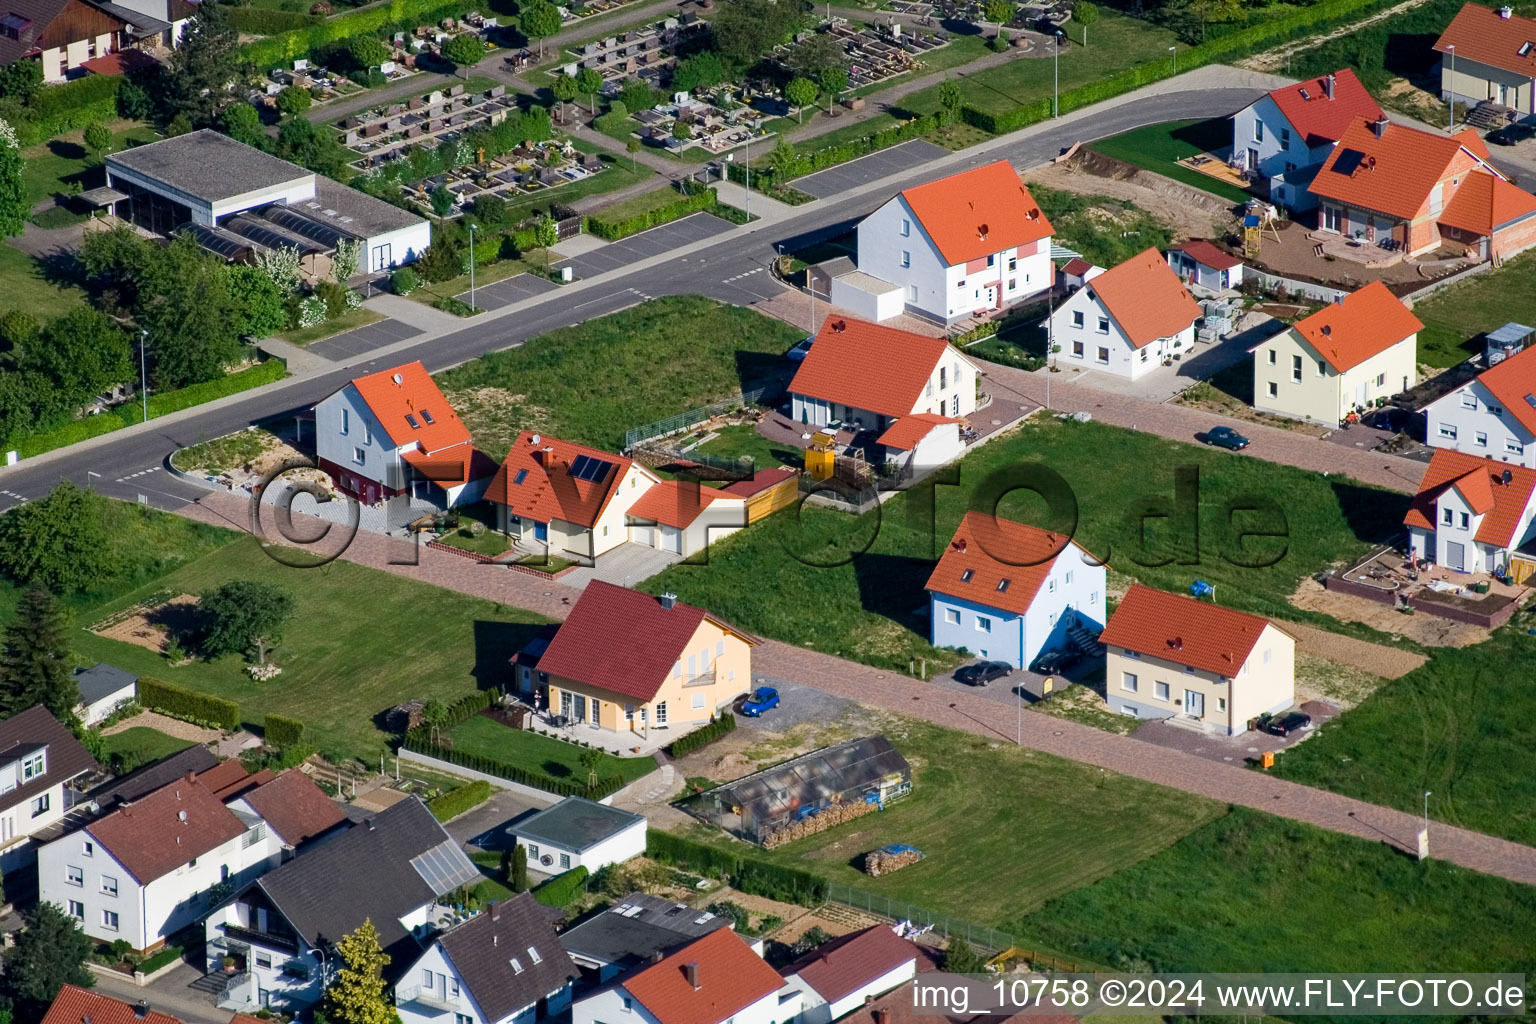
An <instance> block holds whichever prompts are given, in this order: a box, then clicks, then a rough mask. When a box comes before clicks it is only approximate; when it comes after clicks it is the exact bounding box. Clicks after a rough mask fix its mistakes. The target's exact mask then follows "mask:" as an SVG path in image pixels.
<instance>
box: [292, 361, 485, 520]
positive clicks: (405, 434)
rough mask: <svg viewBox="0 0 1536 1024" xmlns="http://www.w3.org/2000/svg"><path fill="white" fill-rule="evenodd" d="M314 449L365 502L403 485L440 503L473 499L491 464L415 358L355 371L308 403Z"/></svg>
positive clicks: (349, 491)
mask: <svg viewBox="0 0 1536 1024" xmlns="http://www.w3.org/2000/svg"><path fill="white" fill-rule="evenodd" d="M315 454H316V457H317V459H318V461H319V463H320V468H321V469H323V470H325V471H326V472H327V473H329V474H330V476H331V479H332V480H334V481H335V482H336V486H337V487H338V488H340V489H341V490H342V492H343V493H345V494H350V495H352V496H353V497H354V498H357V499H358V500H359V501H361V502H363V503H364V504H365V505H371V504H374V503H375V502H378V501H381V500H383V499H385V498H393V497H395V496H396V495H400V494H405V493H407V492H409V493H410V494H411V496H412V497H416V498H421V499H423V500H427V501H433V502H435V503H437V504H440V505H443V506H448V505H456V504H459V503H461V502H469V501H474V500H477V499H478V498H479V497H480V494H481V492H483V491H484V490H485V485H486V483H487V482H488V481H489V479H490V475H491V472H492V469H493V467H494V463H492V462H491V461H490V460H489V459H486V458H485V457H484V456H481V455H479V454H478V453H477V452H476V451H475V446H474V443H473V442H472V441H471V440H470V436H469V429H468V428H467V427H465V426H464V421H463V420H461V419H459V415H458V413H456V412H454V411H453V406H451V405H449V404H448V399H446V398H444V397H443V393H442V392H441V391H439V390H438V388H437V384H436V383H435V382H434V381H433V380H432V375H431V374H429V373H427V368H426V367H425V366H422V365H421V363H420V362H419V361H418V362H413V363H405V364H403V365H401V366H396V367H393V368H391V369H388V370H381V371H380V372H378V373H371V374H369V375H368V376H366V377H358V378H357V379H356V380H353V381H351V382H349V383H348V384H346V385H345V386H343V387H342V388H341V390H339V391H337V392H336V393H335V394H332V395H331V396H329V397H328V398H325V399H323V400H322V401H320V402H319V403H318V404H316V406H315Z"/></svg>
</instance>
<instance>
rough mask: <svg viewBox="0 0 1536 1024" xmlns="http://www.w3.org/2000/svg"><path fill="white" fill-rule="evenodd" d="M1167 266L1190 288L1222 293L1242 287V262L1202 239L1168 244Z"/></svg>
mask: <svg viewBox="0 0 1536 1024" xmlns="http://www.w3.org/2000/svg"><path fill="white" fill-rule="evenodd" d="M1168 265H1169V266H1170V267H1172V268H1173V272H1174V273H1175V274H1178V275H1179V280H1181V281H1183V282H1184V283H1185V284H1186V285H1189V286H1191V287H1200V288H1205V289H1207V290H1208V291H1212V292H1224V291H1229V290H1232V289H1236V288H1241V287H1242V286H1243V261H1242V260H1240V259H1238V258H1237V257H1236V256H1233V255H1231V254H1230V253H1226V252H1223V251H1222V250H1220V249H1218V248H1216V246H1214V245H1212V244H1211V243H1210V242H1208V241H1206V240H1205V239H1203V238H1196V239H1192V240H1190V241H1188V242H1180V243H1179V244H1177V245H1170V246H1169V247H1168Z"/></svg>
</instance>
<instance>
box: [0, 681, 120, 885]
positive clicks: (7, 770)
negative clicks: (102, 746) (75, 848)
mask: <svg viewBox="0 0 1536 1024" xmlns="http://www.w3.org/2000/svg"><path fill="white" fill-rule="evenodd" d="M96 768H97V764H96V760H95V758H93V757H91V755H90V752H89V751H87V750H86V749H85V747H83V746H81V744H80V741H79V740H77V739H75V736H74V734H73V733H72V732H70V731H69V730H68V729H67V728H65V727H64V726H63V725H62V724H61V723H60V722H59V720H58V719H57V718H54V717H53V715H52V714H50V713H49V711H48V709H47V708H45V707H43V706H42V705H41V704H39V705H37V706H35V707H30V708H28V709H27V710H25V711H22V712H18V713H17V714H14V715H12V716H11V717H10V718H7V719H6V720H5V721H3V722H0V824H4V826H5V834H6V836H7V842H6V843H5V845H4V846H3V847H0V870H4V871H14V870H16V869H17V868H20V867H24V866H26V865H27V864H30V863H32V861H34V860H35V859H36V857H37V845H38V844H37V843H35V842H33V841H31V837H32V836H34V835H37V836H41V834H42V833H43V832H44V831H45V830H47V829H49V828H50V827H52V826H55V825H57V823H58V822H60V821H62V820H63V819H64V816H65V812H66V811H68V810H69V808H70V806H71V805H72V804H73V803H74V802H75V800H76V799H77V797H76V793H75V791H74V790H72V789H69V788H67V787H68V785H69V784H70V783H74V782H75V780H77V779H79V778H80V777H81V776H82V775H85V774H86V773H87V772H90V771H93V770H95V769H96Z"/></svg>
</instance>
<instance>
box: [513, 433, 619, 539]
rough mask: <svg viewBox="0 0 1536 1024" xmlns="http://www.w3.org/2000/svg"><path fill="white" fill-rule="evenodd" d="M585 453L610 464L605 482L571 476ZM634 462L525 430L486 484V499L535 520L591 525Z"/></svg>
mask: <svg viewBox="0 0 1536 1024" xmlns="http://www.w3.org/2000/svg"><path fill="white" fill-rule="evenodd" d="M535 439H537V440H538V443H537V444H535V443H534V440H535ZM583 455H585V456H587V457H588V458H590V459H596V460H598V461H601V462H606V463H608V464H609V465H610V466H611V467H612V468H611V469H609V470H608V471H607V473H606V474H604V475H603V478H602V479H601V480H578V479H577V478H575V477H573V476H572V475H571V466H572V464H573V463H575V462H576V460H577V459H579V458H581V457H582V456H583ZM631 465H632V463H631V461H630V460H629V459H626V458H624V456H622V455H614V454H613V453H612V452H605V451H601V450H599V449H597V448H588V447H587V446H586V445H581V444H575V443H573V442H571V441H561V440H559V439H558V438H553V437H545V436H543V435H540V434H535V433H533V432H532V431H528V430H525V431H523V432H522V433H521V434H518V435H517V440H516V441H514V442H512V450H511V451H509V452H507V457H506V460H505V461H503V462H502V464H501V468H500V469H498V470H497V471H496V476H495V477H494V478H493V479H492V480H491V483H490V486H489V487H487V488H486V491H485V497H486V500H487V501H494V502H496V503H498V504H501V505H506V506H508V507H509V508H510V509H511V511H512V513H513V514H514V515H519V516H523V517H525V518H528V519H533V520H534V521H536V522H540V523H547V522H549V521H550V520H551V519H563V520H565V521H566V522H568V523H575V524H576V525H577V526H584V527H587V528H589V529H590V528H591V527H592V526H593V524H595V523H596V522H597V520H598V519H599V517H601V516H602V514H603V510H604V509H605V508H607V507H608V502H610V501H611V500H613V496H614V494H616V493H617V492H618V489H619V485H620V484H622V483H623V482H624V477H625V475H626V474H627V473H628V472H629V467H630V466H631Z"/></svg>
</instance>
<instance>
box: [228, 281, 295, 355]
mask: <svg viewBox="0 0 1536 1024" xmlns="http://www.w3.org/2000/svg"><path fill="white" fill-rule="evenodd" d="M229 291H230V295H231V297H232V298H233V299H234V303H235V306H236V308H237V309H238V310H239V312H240V323H239V326H238V328H237V331H238V333H239V334H240V336H241V337H243V338H266V337H269V336H270V335H273V334H276V333H277V332H278V331H281V330H284V329H285V328H287V326H288V305H287V296H285V295H284V294H283V291H282V289H280V288H278V286H277V284H276V282H274V281H273V280H272V278H270V277H268V276H267V275H266V274H265V273H263V272H262V271H261V270H260V269H258V268H257V267H249V266H244V265H241V264H236V265H235V266H232V267H230V268H229Z"/></svg>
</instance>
